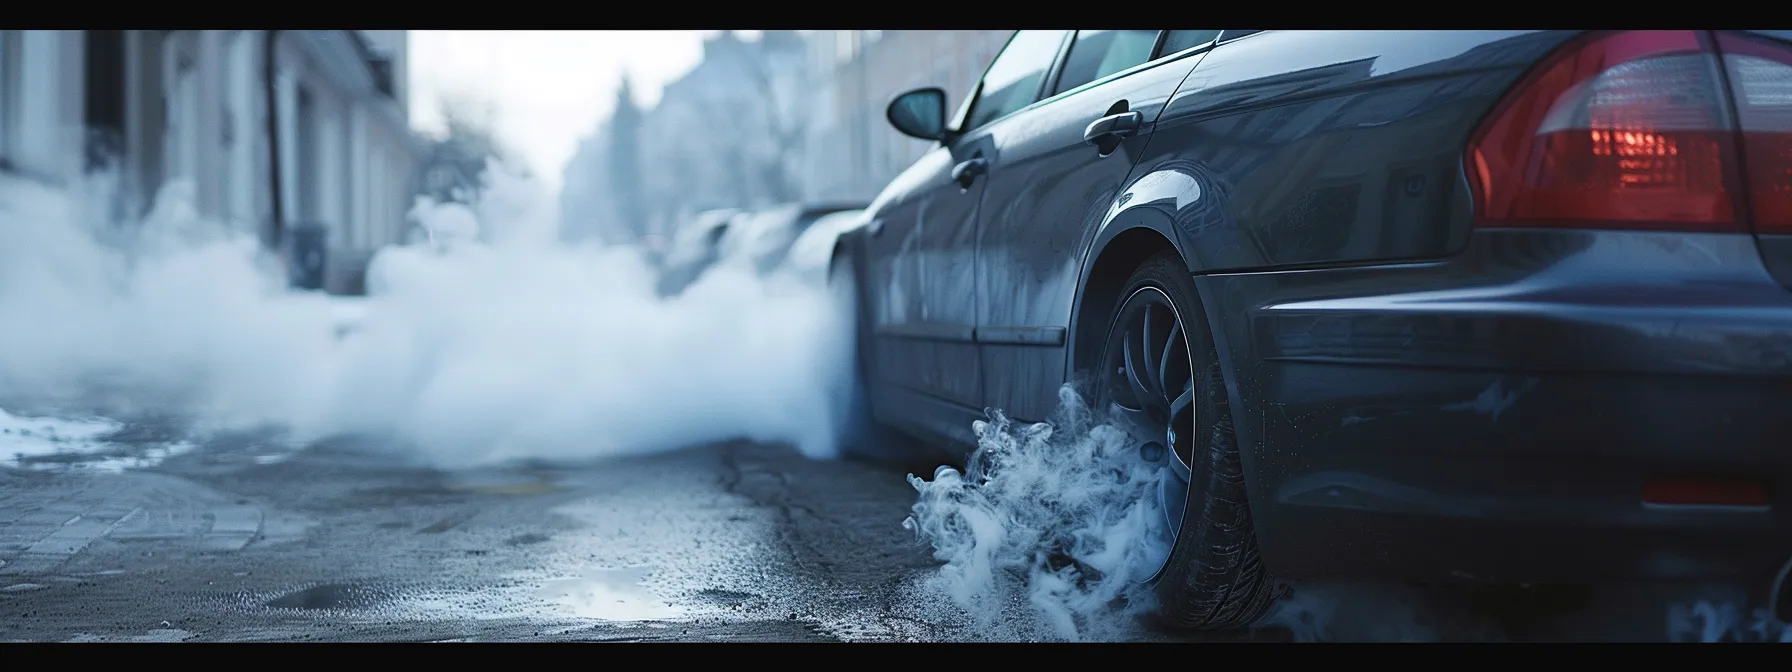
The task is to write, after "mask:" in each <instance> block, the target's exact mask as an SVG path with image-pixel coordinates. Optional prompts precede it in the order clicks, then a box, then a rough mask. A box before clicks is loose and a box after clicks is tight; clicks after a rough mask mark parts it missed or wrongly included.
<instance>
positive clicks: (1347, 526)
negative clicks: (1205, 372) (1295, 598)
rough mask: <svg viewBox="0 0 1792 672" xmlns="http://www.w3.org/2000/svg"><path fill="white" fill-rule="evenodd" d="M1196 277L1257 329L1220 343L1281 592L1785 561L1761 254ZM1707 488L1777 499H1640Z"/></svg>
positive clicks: (1614, 252)
mask: <svg viewBox="0 0 1792 672" xmlns="http://www.w3.org/2000/svg"><path fill="white" fill-rule="evenodd" d="M1197 284H1198V285H1199V286H1201V288H1202V293H1203V298H1204V300H1206V301H1207V302H1208V306H1209V311H1210V312H1211V313H1213V314H1215V315H1242V316H1245V319H1233V320H1225V319H1221V320H1216V321H1215V329H1216V331H1218V332H1223V333H1224V334H1225V336H1224V338H1223V339H1222V344H1221V349H1222V358H1223V359H1224V360H1225V362H1226V364H1227V365H1228V367H1229V368H1230V369H1231V370H1230V371H1229V373H1230V374H1231V377H1230V381H1229V382H1230V383H1231V384H1233V385H1234V386H1235V389H1234V391H1233V392H1234V395H1235V396H1234V398H1235V399H1238V400H1240V401H1241V402H1242V403H1240V404H1239V408H1235V409H1234V418H1235V420H1236V421H1237V423H1238V425H1239V438H1240V440H1241V442H1243V444H1242V445H1243V447H1244V448H1245V452H1246V455H1245V462H1246V464H1245V467H1246V475H1247V477H1248V478H1249V479H1250V484H1251V496H1252V504H1253V511H1254V513H1255V515H1256V518H1257V525H1258V533H1259V536H1260V538H1261V539H1260V540H1261V543H1262V546H1263V552H1264V557H1265V560H1266V561H1267V562H1268V563H1269V564H1270V566H1271V568H1272V569H1273V570H1275V571H1277V572H1278V573H1281V574H1284V575H1291V576H1325V575H1380V576H1388V575H1394V576H1403V577H1408V578H1421V579H1451V578H1454V579H1480V580H1490V581H1501V582H1505V581H1534V582H1554V581H1572V582H1581V581H1597V580H1606V579H1612V580H1618V579H1638V578H1642V579H1700V580H1703V579H1714V578H1737V579H1746V580H1749V581H1763V582H1765V581H1767V580H1770V579H1771V578H1772V574H1773V573H1774V572H1775V571H1776V570H1778V569H1779V568H1780V566H1781V565H1782V564H1784V562H1785V561H1786V559H1787V558H1788V557H1792V516H1788V515H1787V512H1789V511H1792V293H1789V292H1787V290H1786V289H1785V288H1783V287H1782V286H1780V285H1779V284H1778V283H1777V282H1775V281H1774V280H1773V279H1772V278H1771V277H1769V276H1768V275H1767V273H1766V272H1765V270H1764V269H1763V268H1762V266H1761V262H1760V257H1759V254H1758V252H1756V250H1755V246H1754V242H1753V240H1752V239H1751V238H1749V237H1747V236H1685V235H1673V234H1652V233H1560V232H1528V231H1510V232H1500V233H1494V234H1488V233H1477V234H1476V235H1475V237H1474V239H1473V241H1472V242H1471V244H1470V246H1469V249H1468V250H1467V251H1466V252H1465V253H1464V254H1463V255H1462V256H1461V257H1459V258H1456V259H1452V260H1450V261H1446V262H1438V263H1432V264H1412V265H1403V266H1397V267H1377V268H1355V269H1335V270H1324V271H1305V272H1291V273H1258V274H1238V275H1230V276H1207V277H1203V278H1200V279H1199V280H1198V282H1197ZM1414 288H1424V289H1423V290H1420V291H1415V290H1414ZM1696 475H1715V476H1731V477H1741V478H1748V479H1758V480H1760V481H1764V482H1766V483H1767V485H1768V487H1769V488H1770V492H1771V502H1770V506H1768V507H1764V508H1758V509H1716V508H1702V509H1701V508H1687V507H1681V508H1663V507H1657V506H1651V505H1646V504H1644V502H1643V501H1642V490H1643V485H1644V483H1645V482H1646V481H1648V480H1650V479H1652V478H1663V477H1686V476H1696ZM1763 585H1764V584H1763Z"/></svg>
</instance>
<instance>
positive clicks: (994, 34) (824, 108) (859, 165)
mask: <svg viewBox="0 0 1792 672" xmlns="http://www.w3.org/2000/svg"><path fill="white" fill-rule="evenodd" d="M1013 32H1014V31H1009V30H831V31H816V32H814V33H811V34H810V35H809V51H808V53H809V61H810V66H809V73H810V75H811V78H810V83H809V86H808V90H809V92H810V95H811V96H812V100H813V103H812V104H811V105H810V109H811V110H813V113H812V115H811V120H812V124H811V126H810V127H809V129H808V131H809V134H810V135H809V141H808V144H809V146H810V147H811V148H812V151H809V152H806V153H805V157H804V158H805V167H804V170H803V174H804V182H805V185H806V187H807V191H806V194H807V196H808V197H809V198H812V199H824V200H836V199H846V200H862V201H869V200H870V199H871V198H873V197H875V196H876V195H877V193H878V192H879V191H881V190H882V189H883V187H884V185H886V184H888V183H889V181H890V180H891V179H893V178H895V177H896V175H897V174H899V173H901V172H902V171H903V169H906V168H908V166H909V165H910V164H913V163H914V162H915V160H916V159H919V158H920V157H921V155H922V154H923V153H925V152H926V151H927V150H928V149H929V148H930V147H931V145H930V144H929V143H928V142H926V141H924V140H917V139H914V138H910V137H908V136H905V135H902V134H901V133H898V132H896V129H894V128H892V127H891V126H890V124H889V122H888V121H887V120H886V119H885V118H884V109H885V108H886V107H887V106H888V105H889V104H890V100H891V99H893V98H895V97H896V96H897V95H898V94H901V93H902V92H904V91H908V90H911V89H917V88H921V87H924V86H937V87H940V88H942V89H945V91H946V95H947V105H948V109H947V113H948V114H950V113H951V111H952V110H955V109H956V108H957V107H958V106H959V105H960V104H962V103H963V102H964V98H965V96H968V95H969V94H970V91H971V88H972V87H973V86H974V85H975V84H976V82H977V79H978V78H980V77H982V76H983V71H984V69H986V68H987V67H988V66H989V62H990V61H991V60H993V59H994V58H995V55H996V52H998V51H1000V50H1001V48H1002V45H1004V44H1006V43H1007V41H1008V37H1009V36H1010V35H1012V34H1013Z"/></svg>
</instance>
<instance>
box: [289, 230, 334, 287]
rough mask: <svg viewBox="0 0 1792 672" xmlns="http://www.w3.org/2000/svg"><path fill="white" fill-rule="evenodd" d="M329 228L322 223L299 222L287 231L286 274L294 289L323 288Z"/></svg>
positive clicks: (328, 249)
mask: <svg viewBox="0 0 1792 672" xmlns="http://www.w3.org/2000/svg"><path fill="white" fill-rule="evenodd" d="M329 232H330V230H329V228H328V227H325V226H324V225H322V224H310V223H308V224H299V225H297V226H294V227H292V228H291V229H290V230H289V231H288V233H287V238H288V242H287V246H286V250H287V255H288V256H287V260H286V261H287V265H286V268H287V270H288V275H289V277H290V279H291V281H292V286H293V288H295V289H313V290H321V289H323V288H324V269H325V268H327V264H326V262H327V261H328V260H329V259H328V256H327V255H328V254H329V251H330V246H329V243H330V236H329Z"/></svg>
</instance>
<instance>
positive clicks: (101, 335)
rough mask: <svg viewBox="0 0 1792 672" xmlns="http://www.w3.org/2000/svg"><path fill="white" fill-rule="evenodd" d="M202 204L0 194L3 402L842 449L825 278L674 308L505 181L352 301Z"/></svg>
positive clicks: (517, 436)
mask: <svg viewBox="0 0 1792 672" xmlns="http://www.w3.org/2000/svg"><path fill="white" fill-rule="evenodd" d="M101 184H103V182H101ZM191 195H192V192H191V187H190V185H186V184H180V183H176V184H173V185H170V186H169V187H168V188H166V189H164V190H163V191H162V193H161V194H160V195H159V198H158V201H157V203H156V207H155V208H153V209H152V211H151V213H150V215H149V216H147V217H146V218H144V219H143V220H141V221H136V222H118V221H114V220H111V219H109V218H106V217H102V216H98V215H97V214H96V211H97V208H94V207H92V206H93V205H95V204H96V203H102V202H105V199H104V198H103V197H102V196H101V195H96V194H92V193H87V192H84V191H80V190H76V191H73V192H68V191H57V190H53V189H49V188H45V187H42V186H39V185H36V184H34V183H29V182H23V181H16V180H14V181H7V182H4V183H0V208H3V209H0V404H5V403H8V400H12V401H14V402H18V403H29V404H32V405H34V406H39V407H41V406H44V405H45V404H46V403H49V404H52V405H60V406H61V407H63V408H66V409H68V410H69V411H71V412H75V411H78V410H80V409H82V408H83V407H85V406H91V405H93V404H95V403H97V402H96V400H99V399H105V400H107V403H109V404H113V405H118V404H123V405H127V406H130V407H134V408H155V409H160V410H170V411H177V412H180V413H184V414H187V415H190V416H193V417H196V418H197V419H199V420H201V421H204V422H206V423H208V424H211V425H225V426H236V425H244V424H263V423H273V424H277V425H281V426H285V427H287V428H290V429H292V430H293V431H294V432H297V433H298V434H299V435H300V436H321V435H326V434H332V433H340V432H366V433H374V434H382V435H387V436H390V437H392V438H393V439H394V444H395V445H408V446H411V447H413V448H415V449H416V450H418V451H419V452H420V453H421V454H423V455H424V456H426V457H428V458H431V459H433V460H434V461H435V462H437V463H438V464H441V465H443V466H461V465H470V464H477V463H484V462H491V461H500V460H506V459H516V458H548V459H585V458H596V457H603V456H609V455H616V454H621V453H631V452H641V451H653V450H664V449H672V448H677V447H681V446H688V445H692V444H698V443H703V442H708V441H719V440H730V439H735V438H744V439H752V440H759V441H766V442H787V443H790V444H793V445H795V446H797V447H798V448H800V449H801V450H802V451H803V452H804V453H805V454H807V455H810V456H815V457H827V456H831V455H834V454H835V452H836V448H837V446H836V444H837V442H838V441H837V437H838V436H839V435H840V432H841V429H842V427H841V421H840V418H841V417H842V416H843V414H844V413H845V411H846V409H845V408H843V407H842V406H843V404H842V402H841V401H840V399H842V398H843V396H844V395H842V394H840V391H841V390H844V389H850V383H851V381H850V380H849V379H847V378H846V376H848V375H849V374H850V372H851V370H852V369H851V367H850V366H848V365H847V364H849V363H850V361H851V360H850V345H849V343H850V340H849V338H850V331H848V330H849V329H850V325H851V322H850V320H848V319H845V314H844V311H842V310H841V309H840V306H839V305H838V304H837V303H835V297H834V296H833V295H832V294H830V293H829V292H827V291H824V289H823V288H821V287H819V286H817V285H816V283H813V282H809V283H805V282H799V281H797V280H794V279H792V278H790V277H785V276H781V275H774V276H772V277H768V278H760V277H757V276H755V275H753V274H750V273H745V272H740V271H734V270H731V269H727V268H719V269H717V271H716V272H715V273H712V274H710V275H707V276H705V277H704V278H703V279H702V280H701V281H700V282H699V283H697V284H696V285H694V286H692V287H691V288H690V290H689V291H687V292H686V293H685V294H684V295H682V296H679V297H677V298H674V299H671V300H661V299H659V298H657V297H655V295H654V292H653V283H652V278H653V269H652V268H651V267H650V266H649V265H648V264H647V263H646V262H645V261H644V259H643V256H642V255H641V254H640V253H639V252H638V251H636V250H633V249H629V248H605V247H599V246H570V245H566V244H562V243H559V242H556V237H555V232H556V228H557V225H558V221H557V217H558V213H556V212H555V211H554V208H553V207H552V205H551V202H552V201H551V199H549V198H547V197H546V194H544V193H543V192H542V190H541V188H540V185H539V184H537V183H535V182H532V181H530V180H527V179H523V178H520V177H517V176H516V175H515V174H513V173H511V172H509V171H505V170H493V171H488V175H487V189H486V190H485V192H484V193H483V197H482V198H481V199H480V201H479V203H478V205H477V206H476V207H473V208H468V207H466V206H460V205H454V204H435V203H430V202H427V201H423V202H420V203H419V204H418V206H417V207H416V208H415V209H414V210H413V212H412V215H413V217H415V218H416V219H417V221H418V223H420V224H421V225H423V226H424V227H425V228H426V229H427V230H428V231H429V232H430V240H429V242H428V243H426V244H422V245H418V246H414V247H394V248H387V249H385V250H382V251H381V252H379V253H378V255H377V256H376V258H375V259H374V261H373V263H372V265H371V267H370V269H369V286H370V296H369V297H367V298H365V299H358V300H352V301H345V300H343V299H340V298H335V297H327V296H324V295H322V294H319V293H309V292H294V291H290V290H288V289H287V288H286V287H285V283H284V281H283V278H282V277H281V276H280V275H279V273H278V272H277V265H276V264H274V263H272V261H271V260H270V259H269V258H267V257H266V255H265V254H264V253H263V252H262V251H261V248H260V246H259V245H258V244H257V243H256V242H255V241H254V240H253V239H252V238H250V237H248V236H245V235H240V234H232V233H231V232H230V230H229V229H227V228H226V227H223V226H222V225H219V224H217V223H214V222H207V221H204V220H203V219H201V218H199V217H197V216H196V215H195V213H194V210H193V208H192V199H191ZM355 304H359V305H355Z"/></svg>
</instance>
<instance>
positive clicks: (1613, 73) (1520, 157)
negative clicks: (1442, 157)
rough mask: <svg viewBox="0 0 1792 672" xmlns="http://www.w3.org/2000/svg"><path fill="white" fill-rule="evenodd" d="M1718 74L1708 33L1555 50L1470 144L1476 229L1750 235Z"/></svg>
mask: <svg viewBox="0 0 1792 672" xmlns="http://www.w3.org/2000/svg"><path fill="white" fill-rule="evenodd" d="M1719 68H1720V65H1719V61H1718V58H1717V52H1716V48H1715V46H1714V45H1713V44H1712V43H1711V41H1710V39H1709V37H1708V36H1707V34H1706V33H1705V32H1704V31H1692V30H1675V31H1630V32H1619V33H1600V34H1592V35H1588V36H1584V37H1582V38H1580V39H1577V40H1576V41H1574V42H1573V43H1571V44H1569V45H1567V46H1566V47H1565V48H1563V49H1561V50H1558V51H1557V52H1555V53H1554V54H1553V55H1552V56H1551V57H1550V58H1549V60H1547V61H1546V62H1544V63H1543V64H1542V65H1541V66H1540V67H1539V68H1538V69H1537V70H1536V71H1535V72H1533V73H1531V74H1530V75H1529V76H1527V77H1526V78H1525V79H1524V81H1522V82H1521V83H1520V84H1519V85H1518V87H1517V88H1516V89H1514V91H1513V92H1512V93H1510V94H1508V96H1507V98H1506V99H1505V100H1504V101H1502V102H1501V104H1500V105H1499V106H1498V107H1496V108H1495V109H1494V111H1493V114H1492V116H1490V117H1489V118H1488V119H1487V121H1485V122H1483V125H1482V127H1481V129H1480V130H1479V132H1478V133H1476V134H1475V136H1474V138H1473V140H1472V141H1471V142H1470V144H1469V147H1468V156H1467V160H1468V164H1469V165H1468V166H1467V168H1468V171H1469V176H1470V182H1471V188H1472V189H1473V190H1474V191H1475V206H1476V208H1475V209H1476V212H1475V215H1476V217H1475V220H1476V225H1477V226H1483V227H1513V226H1524V227H1578V228H1603V229H1656V230H1682V231H1710V232H1742V231H1746V226H1745V225H1744V224H1743V223H1742V221H1741V219H1740V217H1739V216H1738V212H1737V208H1736V203H1737V200H1738V198H1737V194H1738V193H1739V192H1738V188H1739V187H1740V185H1741V182H1740V179H1739V175H1738V174H1737V167H1738V163H1737V161H1736V160H1735V159H1736V153H1737V149H1736V135H1735V133H1734V132H1733V126H1732V124H1731V122H1730V110H1729V107H1728V96H1727V95H1726V94H1725V91H1724V82H1723V79H1722V77H1723V75H1722V72H1721V71H1720V70H1719Z"/></svg>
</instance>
